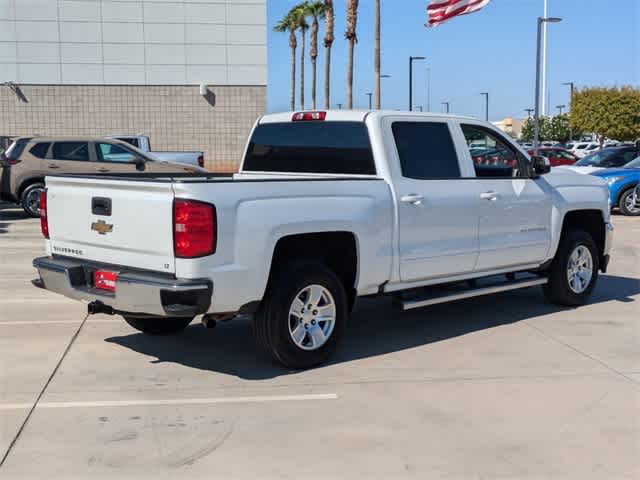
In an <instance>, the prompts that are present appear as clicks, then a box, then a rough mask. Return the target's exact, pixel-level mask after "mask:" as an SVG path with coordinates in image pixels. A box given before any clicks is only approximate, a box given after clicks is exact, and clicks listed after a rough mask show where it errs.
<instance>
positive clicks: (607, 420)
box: [0, 204, 640, 480]
mask: <svg viewBox="0 0 640 480" xmlns="http://www.w3.org/2000/svg"><path fill="white" fill-rule="evenodd" d="M614 222H615V224H616V227H617V229H616V238H615V246H614V251H613V258H612V264H611V268H610V271H609V273H608V274H606V275H604V276H602V277H601V280H600V284H599V286H598V288H597V290H596V293H595V295H594V297H593V299H592V302H591V304H590V305H588V306H586V307H583V308H579V309H559V308H556V307H554V306H551V305H548V304H546V303H545V302H544V300H543V297H542V294H541V292H540V290H539V289H538V288H531V289H527V290H522V291H516V292H510V293H505V294H500V295H496V296H491V297H485V298H479V299H472V300H467V301H462V302H458V303H455V304H450V305H440V306H435V307H430V308H426V309H422V310H416V311H412V312H410V313H404V314H402V313H398V312H396V311H395V310H393V309H392V306H391V303H390V302H389V301H387V300H385V299H379V300H368V301H365V302H362V303H361V304H360V305H359V306H358V308H357V309H356V312H355V317H354V320H353V323H352V325H351V328H350V332H349V335H348V338H347V340H346V341H345V342H344V343H343V345H342V348H341V350H340V352H339V355H338V356H337V358H336V359H335V361H334V362H333V363H331V364H330V365H327V366H325V367H322V368H318V369H315V370H311V371H306V372H289V371H286V370H283V369H282V368H280V367H277V366H275V365H273V364H271V363H269V362H268V360H266V359H265V358H263V357H262V356H260V355H259V354H258V353H257V352H256V350H255V349H254V346H253V340H252V338H251V337H250V330H249V325H248V324H247V323H246V322H244V321H238V322H230V323H226V324H222V325H220V326H219V327H218V328H216V329H215V330H206V329H205V328H203V327H202V326H201V325H199V324H197V323H194V324H192V325H191V326H190V327H189V328H188V329H187V330H186V331H185V332H184V333H183V334H181V335H178V336H172V337H171V336H170V337H146V336H144V335H142V334H140V333H138V332H136V331H134V330H133V329H131V328H130V327H129V326H128V325H126V324H125V323H124V321H122V320H121V319H120V318H119V317H108V316H93V317H90V318H89V319H88V320H87V323H86V324H85V326H84V328H83V329H82V331H81V332H80V334H79V336H78V338H77V340H76V341H75V343H74V344H73V346H72V347H71V349H70V351H69V353H68V355H67V356H66V358H65V359H64V361H63V362H62V364H61V366H60V369H59V371H58V372H57V374H56V375H55V376H54V377H53V379H52V381H51V383H50V384H49V386H48V388H47V390H46V392H45V394H44V396H43V397H42V399H41V400H40V404H39V406H38V408H36V409H35V411H34V413H33V415H32V417H31V419H30V421H29V422H28V424H27V425H26V426H25V428H24V430H23V431H22V433H21V435H20V436H19V438H18V439H17V441H15V444H14V447H13V449H12V450H11V452H10V454H9V455H8V456H7V458H6V461H5V463H4V465H2V467H0V478H7V479H42V478H47V479H65V480H66V479H87V478H92V479H102V478H105V479H106V478H109V479H111V478H118V479H142V478H153V479H154V480H156V479H169V478H190V479H198V478H202V479H205V478H206V479H211V478H225V479H236V478H238V479H256V478H278V479H287V478H291V479H306V478H324V479H327V478H331V479H338V478H368V479H375V478H380V479H390V478H394V479H395V478H405V477H406V478H429V479H433V478H446V479H489V478H499V479H508V478H518V479H519V478H530V479H542V478H544V479H546V478H554V479H555V478H576V479H588V478H594V479H625V478H640V328H639V327H638V325H639V324H640V307H639V305H640V304H639V303H638V302H640V241H639V240H640V219H634V218H626V217H621V216H615V217H614ZM42 252H43V241H42V239H41V237H40V232H39V225H38V222H37V220H32V219H26V218H24V216H23V214H22V213H21V211H20V210H18V209H16V208H13V207H10V206H8V205H6V204H4V205H3V204H0V456H1V455H4V453H5V451H6V450H7V448H8V447H9V445H10V444H11V442H12V441H14V440H15V438H16V435H17V433H18V431H19V429H20V426H21V425H22V423H23V421H24V419H25V416H26V415H27V413H28V411H29V409H30V408H31V405H32V404H33V402H34V401H35V399H36V397H37V395H38V394H39V392H40V391H41V389H42V387H43V385H44V384H45V382H46V381H47V379H48V378H49V376H50V375H51V373H52V371H53V369H54V367H55V365H56V363H57V361H58V359H59V358H60V356H61V355H62V353H63V351H64V350H65V348H66V347H67V345H68V343H69V341H70V339H71V337H72V336H73V334H74V333H75V332H76V330H77V328H78V326H79V325H80V323H81V322H82V320H83V318H84V316H85V307H84V305H82V304H79V303H75V302H73V301H70V300H66V299H64V298H61V297H58V296H56V295H53V294H50V293H48V292H45V291H40V290H37V289H36V288H34V287H32V286H31V283H30V280H31V279H32V278H34V277H35V272H34V270H33V268H32V267H31V259H32V258H33V257H35V256H38V255H41V254H42Z"/></svg>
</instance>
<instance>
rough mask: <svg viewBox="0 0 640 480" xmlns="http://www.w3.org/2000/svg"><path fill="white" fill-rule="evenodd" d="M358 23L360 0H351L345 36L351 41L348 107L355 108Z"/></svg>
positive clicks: (348, 70)
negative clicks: (354, 89) (355, 55)
mask: <svg viewBox="0 0 640 480" xmlns="http://www.w3.org/2000/svg"><path fill="white" fill-rule="evenodd" d="M357 23H358V0H349V3H348V5H347V31H346V32H345V34H344V36H345V38H346V39H347V40H348V41H349V57H348V61H349V63H348V66H347V108H349V109H352V108H353V52H354V49H355V46H356V43H357V42H358V37H357V35H356V28H357Z"/></svg>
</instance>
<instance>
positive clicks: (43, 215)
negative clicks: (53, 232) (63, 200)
mask: <svg viewBox="0 0 640 480" xmlns="http://www.w3.org/2000/svg"><path fill="white" fill-rule="evenodd" d="M40 231H42V235H43V236H44V238H49V220H48V218H47V189H46V188H45V189H44V190H42V191H41V192H40Z"/></svg>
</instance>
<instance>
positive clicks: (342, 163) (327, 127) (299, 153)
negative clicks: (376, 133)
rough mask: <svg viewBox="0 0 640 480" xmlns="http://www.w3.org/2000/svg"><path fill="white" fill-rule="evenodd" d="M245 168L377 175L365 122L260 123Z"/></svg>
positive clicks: (290, 171) (254, 170)
mask: <svg viewBox="0 0 640 480" xmlns="http://www.w3.org/2000/svg"><path fill="white" fill-rule="evenodd" d="M243 171H245V172H282V173H327V174H349V175H375V173H376V168H375V164H374V161H373V153H372V151H371V141H370V140H369V132H368V131H367V127H366V125H365V124H364V123H362V122H324V121H308V122H283V123H265V124H260V125H258V126H257V127H256V128H255V130H254V132H253V135H252V137H251V141H250V142H249V147H248V150H247V154H246V157H245V159H244V165H243Z"/></svg>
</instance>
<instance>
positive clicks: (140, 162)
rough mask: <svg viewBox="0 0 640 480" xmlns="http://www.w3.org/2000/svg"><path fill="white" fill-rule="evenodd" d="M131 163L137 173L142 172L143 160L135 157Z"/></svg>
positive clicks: (143, 167) (143, 168)
mask: <svg viewBox="0 0 640 480" xmlns="http://www.w3.org/2000/svg"><path fill="white" fill-rule="evenodd" d="M133 163H134V164H135V166H136V170H138V171H139V172H144V170H145V163H146V162H145V160H144V158H140V157H136V158H134V159H133Z"/></svg>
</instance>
